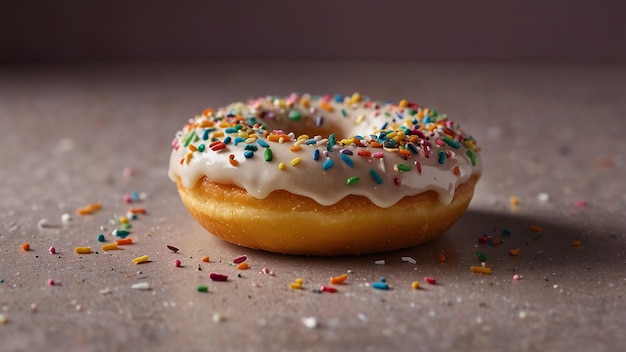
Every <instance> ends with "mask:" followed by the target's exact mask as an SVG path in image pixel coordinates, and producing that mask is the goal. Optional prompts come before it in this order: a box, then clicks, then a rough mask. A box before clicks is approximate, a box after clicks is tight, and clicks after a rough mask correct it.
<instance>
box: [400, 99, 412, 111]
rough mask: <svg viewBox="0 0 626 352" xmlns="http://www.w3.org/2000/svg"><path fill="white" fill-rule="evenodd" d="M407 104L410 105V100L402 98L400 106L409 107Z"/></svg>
mask: <svg viewBox="0 0 626 352" xmlns="http://www.w3.org/2000/svg"><path fill="white" fill-rule="evenodd" d="M407 105H409V102H408V101H406V100H404V99H402V100H400V104H398V106H399V107H400V108H401V109H404V108H406V107H407Z"/></svg>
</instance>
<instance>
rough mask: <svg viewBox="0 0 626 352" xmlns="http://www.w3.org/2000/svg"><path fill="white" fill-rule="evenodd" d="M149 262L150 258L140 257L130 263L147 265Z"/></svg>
mask: <svg viewBox="0 0 626 352" xmlns="http://www.w3.org/2000/svg"><path fill="white" fill-rule="evenodd" d="M149 260H150V258H149V257H148V256H147V255H142V256H140V257H137V258H135V259H133V260H132V262H133V264H142V263H147V262H148V261H149Z"/></svg>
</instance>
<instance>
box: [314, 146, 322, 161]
mask: <svg viewBox="0 0 626 352" xmlns="http://www.w3.org/2000/svg"><path fill="white" fill-rule="evenodd" d="M319 158H320V151H319V150H317V149H315V150H314V151H313V160H315V161H318V160H319Z"/></svg>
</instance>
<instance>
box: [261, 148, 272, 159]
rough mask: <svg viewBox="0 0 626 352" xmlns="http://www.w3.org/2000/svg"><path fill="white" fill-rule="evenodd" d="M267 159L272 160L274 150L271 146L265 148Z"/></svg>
mask: <svg viewBox="0 0 626 352" xmlns="http://www.w3.org/2000/svg"><path fill="white" fill-rule="evenodd" d="M263 156H264V158H265V161H272V150H271V149H270V148H267V149H265V153H264V154H263Z"/></svg>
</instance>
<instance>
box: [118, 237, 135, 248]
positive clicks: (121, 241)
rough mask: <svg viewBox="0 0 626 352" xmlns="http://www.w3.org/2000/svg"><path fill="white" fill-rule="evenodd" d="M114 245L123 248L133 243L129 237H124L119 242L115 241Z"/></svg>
mask: <svg viewBox="0 0 626 352" xmlns="http://www.w3.org/2000/svg"><path fill="white" fill-rule="evenodd" d="M115 243H117V244H118V245H119V246H123V245H125V244H132V243H133V239H132V238H130V237H126V238H123V239H120V240H115Z"/></svg>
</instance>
